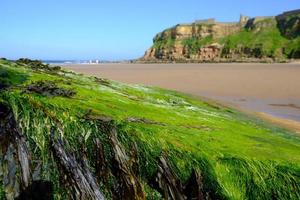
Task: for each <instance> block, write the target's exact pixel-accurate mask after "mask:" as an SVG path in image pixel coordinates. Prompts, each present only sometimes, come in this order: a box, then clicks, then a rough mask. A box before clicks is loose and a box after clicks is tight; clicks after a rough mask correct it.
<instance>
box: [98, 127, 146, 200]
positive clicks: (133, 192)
mask: <svg viewBox="0 0 300 200" xmlns="http://www.w3.org/2000/svg"><path fill="white" fill-rule="evenodd" d="M98 123H99V128H101V129H102V130H103V132H104V133H106V134H107V136H108V138H109V141H110V144H111V147H112V151H113V164H112V168H111V173H112V174H113V175H114V176H115V178H116V179H117V180H118V181H117V185H116V186H115V189H114V190H115V191H114V192H113V199H124V200H143V199H146V197H145V193H144V190H143V187H142V184H141V181H140V180H139V178H138V174H136V172H137V170H136V162H137V160H136V159H137V158H136V157H137V156H134V157H129V156H128V154H127V152H126V150H125V147H124V146H123V145H122V144H121V143H120V142H119V140H118V136H117V129H116V127H115V126H114V125H113V122H112V121H111V122H107V121H98ZM134 154H136V152H135V153H131V155H134Z"/></svg>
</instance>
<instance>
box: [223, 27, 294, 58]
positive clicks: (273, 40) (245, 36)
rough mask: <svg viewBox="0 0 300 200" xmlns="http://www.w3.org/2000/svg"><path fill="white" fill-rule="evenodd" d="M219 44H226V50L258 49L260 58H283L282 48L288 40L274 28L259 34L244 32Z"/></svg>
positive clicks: (228, 37)
mask: <svg viewBox="0 0 300 200" xmlns="http://www.w3.org/2000/svg"><path fill="white" fill-rule="evenodd" d="M219 42H220V43H221V44H224V48H225V49H237V48H250V49H255V48H258V49H259V51H260V56H267V57H280V56H282V55H280V53H281V51H282V48H283V47H284V46H285V45H286V44H287V42H288V40H287V39H286V38H284V37H283V36H282V35H281V33H280V31H279V30H278V29H277V28H276V27H273V28H268V29H262V30H260V31H258V32H255V31H251V30H243V31H241V32H238V33H236V34H233V35H230V36H227V37H224V38H221V39H220V40H219Z"/></svg>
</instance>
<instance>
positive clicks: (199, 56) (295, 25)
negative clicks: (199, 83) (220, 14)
mask: <svg viewBox="0 0 300 200" xmlns="http://www.w3.org/2000/svg"><path fill="white" fill-rule="evenodd" d="M299 35H300V10H295V11H290V12H285V13H283V14H281V15H278V16H276V17H275V16H274V17H273V16H270V17H255V18H249V17H246V16H241V17H240V21H239V22H233V23H219V22H216V21H215V20H214V19H208V20H197V21H195V22H194V23H191V24H178V25H176V26H174V27H172V28H169V29H166V30H164V31H163V32H161V33H159V34H157V35H156V36H155V37H154V39H153V46H152V47H151V48H150V49H148V50H147V51H146V53H145V55H144V56H143V58H142V59H141V60H142V61H183V62H186V61H198V62H202V61H204V62H205V61H207V62H208V61H215V62H217V61H251V60H252V61H253V60H254V61H257V60H270V61H274V60H275V61H279V60H285V59H291V58H300V53H299V52H300V37H299Z"/></svg>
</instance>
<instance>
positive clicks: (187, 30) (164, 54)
mask: <svg viewBox="0 0 300 200" xmlns="http://www.w3.org/2000/svg"><path fill="white" fill-rule="evenodd" d="M242 27H243V24H241V23H215V22H214V23H211V24H210V23H208V24H207V23H205V24H202V23H193V24H180V25H176V26H175V27H173V28H171V29H167V30H165V31H163V32H161V33H159V34H157V35H156V36H155V38H154V43H155V42H157V41H165V40H168V38H171V39H172V40H174V41H175V42H174V44H173V45H172V46H169V47H168V48H166V47H163V48H157V47H152V48H150V49H148V50H147V51H146V52H145V55H144V57H143V60H186V59H192V60H200V61H201V60H202V61H206V60H214V59H216V58H218V57H219V56H220V52H221V45H219V44H214V43H213V44H209V45H204V46H203V47H202V48H199V49H198V51H197V52H196V53H195V52H193V53H191V52H190V49H189V47H187V46H185V45H183V41H184V40H186V39H190V38H198V39H201V38H207V37H211V38H220V37H224V36H227V35H231V34H234V33H237V32H238V31H240V30H241V29H242Z"/></svg>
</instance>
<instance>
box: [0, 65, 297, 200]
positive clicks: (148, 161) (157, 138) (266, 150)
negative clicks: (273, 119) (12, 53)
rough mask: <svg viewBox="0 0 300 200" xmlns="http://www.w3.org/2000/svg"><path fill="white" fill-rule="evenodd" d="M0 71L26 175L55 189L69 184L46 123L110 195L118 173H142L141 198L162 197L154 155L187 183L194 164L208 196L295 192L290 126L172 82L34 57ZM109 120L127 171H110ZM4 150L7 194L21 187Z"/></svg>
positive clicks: (63, 191) (0, 95)
mask: <svg viewBox="0 0 300 200" xmlns="http://www.w3.org/2000/svg"><path fill="white" fill-rule="evenodd" d="M0 77H1V79H0V80H1V85H0V89H1V90H0V103H1V104H3V105H8V106H9V107H11V108H12V110H13V115H14V118H15V119H16V121H17V125H18V126H19V128H20V130H21V133H22V134H23V135H24V138H25V140H26V144H27V145H28V148H29V152H30V154H31V159H30V160H31V164H30V166H31V172H32V176H34V180H43V181H49V182H50V183H52V184H53V187H54V197H55V199H65V198H66V197H67V196H68V195H70V193H68V187H65V186H64V181H63V177H65V174H62V171H61V168H60V167H59V165H58V164H57V162H58V161H57V159H58V158H57V157H55V154H54V153H53V144H52V143H53V141H52V139H51V138H52V137H53V136H51V134H50V129H51V127H54V129H55V132H54V138H60V139H62V140H63V141H65V145H64V148H65V150H66V151H69V152H72V155H75V157H76V158H77V159H78V160H81V159H82V160H81V162H83V163H84V162H85V159H84V158H85V157H86V160H87V161H86V162H87V164H88V165H89V169H90V170H91V173H92V175H93V176H94V177H95V179H96V180H97V183H98V184H99V188H100V190H101V192H102V193H103V194H104V196H105V197H106V198H107V199H111V198H114V199H116V198H117V197H116V194H115V193H116V191H122V190H124V188H123V186H124V185H122V184H121V185H119V184H118V183H120V182H122V180H123V179H122V178H124V177H130V180H131V182H129V183H128V182H126V183H127V184H129V185H130V184H137V182H136V181H137V180H138V181H139V182H140V183H141V186H142V191H143V192H144V193H146V197H147V199H161V198H162V197H165V198H166V196H165V195H168V193H164V192H165V191H164V190H163V189H162V188H159V186H157V185H155V184H153V181H154V182H155V180H157V179H158V178H157V177H158V176H157V173H158V171H159V169H160V170H162V169H161V168H160V167H159V166H158V165H159V163H163V162H162V161H159V160H160V158H161V157H162V156H163V155H166V156H165V157H164V158H166V159H167V161H168V163H169V164H168V165H169V166H170V169H171V170H172V173H169V174H171V175H172V174H174V176H175V178H176V177H177V178H178V180H176V179H175V180H176V184H178V183H179V182H181V184H182V185H185V184H187V183H188V182H189V180H190V177H191V174H193V173H192V172H194V171H199V174H201V179H200V180H201V181H202V184H203V187H201V188H199V190H200V189H201V191H202V192H203V194H205V196H206V197H207V198H210V199H299V198H300V139H299V137H298V136H296V135H294V134H293V133H292V132H289V131H287V130H284V129H282V128H278V127H275V126H273V125H271V124H268V123H266V122H263V121H261V120H259V119H255V118H253V117H251V116H247V115H245V114H243V113H241V112H239V111H237V110H234V109H231V108H227V107H223V106H221V105H218V104H215V103H212V102H206V101H202V100H199V99H198V98H195V97H191V96H188V95H185V94H181V93H178V92H174V91H168V90H163V89H160V88H154V87H145V86H139V85H126V84H121V83H117V82H113V81H110V80H105V79H99V78H95V77H86V76H83V75H79V74H75V73H73V72H69V71H65V70H60V69H58V68H57V69H55V70H52V69H51V68H48V67H39V68H36V67H34V66H32V63H30V62H29V63H26V64H24V62H17V63H13V62H9V61H4V60H2V61H0ZM8 83H9V84H8ZM1 112H3V111H0V114H1ZM108 119H110V120H108ZM107 121H109V123H110V125H109V126H113V127H115V128H116V131H117V140H118V141H120V144H118V146H119V147H122V148H117V150H118V151H117V152H120V151H121V152H123V154H126V155H127V156H125V157H120V158H119V159H121V158H124V159H128V163H129V164H128V166H129V167H128V166H127V167H128V168H130V169H131V170H130V171H132V172H133V174H126V175H125V176H123V175H124V174H122V173H126V172H127V171H126V169H127V168H126V167H125V168H123V170H121V171H118V173H115V171H116V169H115V167H116V166H118V165H117V164H116V163H115V162H116V160H114V157H115V156H116V152H115V153H114V150H115V149H114V147H115V146H114V145H111V144H112V142H111V141H110V140H111V136H109V135H108V134H107V129H106V128H105V127H109V126H105V127H103V126H102V125H101V124H102V123H106V122H107ZM0 125H3V123H2V122H1V123H0ZM0 133H1V134H4V133H2V132H0ZM0 140H3V138H2V137H1V135H0ZM97 140H99V141H100V143H101V144H102V145H103V149H102V151H103V154H104V155H103V156H104V157H105V162H104V163H102V164H104V166H103V165H101V169H105V170H106V171H107V170H108V171H109V173H104V172H103V171H100V172H99V166H98V165H97V163H98V161H99V159H100V158H99V157H97V155H98V154H96V156H95V152H97V151H95V141H97ZM115 140H116V139H114V140H113V141H115ZM51 141H52V142H51ZM115 142H116V141H115ZM0 143H1V144H2V141H0ZM0 150H1V151H0V153H1V154H0V156H1V157H0V169H3V170H1V173H0V183H2V185H1V186H0V198H1V199H4V196H3V194H6V195H11V193H13V192H17V191H16V188H14V187H12V183H11V182H10V183H8V182H7V180H8V179H9V178H11V176H14V175H15V176H16V177H19V176H20V171H18V170H20V169H19V168H18V167H16V166H15V168H14V169H16V170H17V171H16V172H15V174H12V172H13V171H9V169H10V168H7V166H8V165H10V164H11V163H7V157H8V155H9V151H8V153H6V154H5V152H6V150H7V149H4V148H2V149H0ZM3 155H6V156H5V158H3V157H2V156H3ZM117 161H120V160H117ZM119 164H120V163H119ZM16 165H17V164H16ZM97 166H98V167H97ZM124 170H125V172H124ZM8 172H11V173H8ZM99 173H100V174H102V176H98V174H99ZM104 175H105V177H107V179H104V178H103V177H104ZM7 176H8V177H9V178H7ZM163 176H164V174H163ZM133 177H137V178H136V179H134V178H133ZM173 178H174V177H173ZM16 179H18V178H16ZM10 180H14V179H10ZM69 184H70V183H69ZM166 184H172V183H166ZM192 185H193V184H192ZM116 187H117V188H116ZM177 187H178V188H180V187H181V186H179V185H177ZM199 187H200V186H199ZM120 188H121V189H120ZM135 188H136V187H135ZM170 188H172V187H170ZM170 188H169V189H170ZM125 189H126V188H125ZM186 189H188V188H186ZM178 190H179V189H178ZM179 191H180V190H179ZM123 192H124V191H123ZM125 192H126V191H125ZM127 192H128V191H127ZM160 192H161V193H160ZM121 194H122V193H121ZM125 194H126V193H125ZM128 194H132V195H134V194H133V193H128ZM185 194H188V192H187V193H185ZM141 196H143V195H141ZM141 196H140V197H139V198H136V199H143V198H142V197H141Z"/></svg>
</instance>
